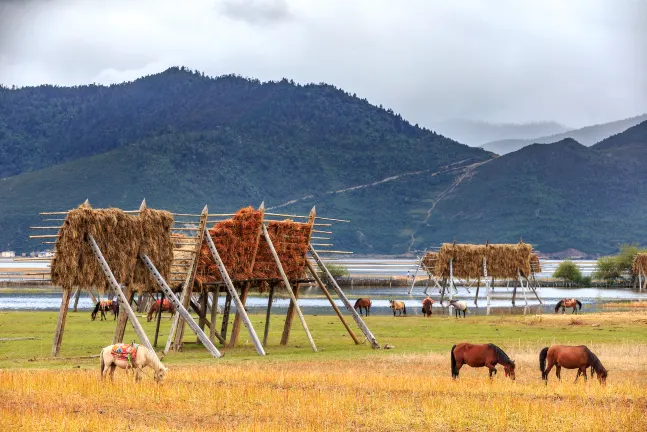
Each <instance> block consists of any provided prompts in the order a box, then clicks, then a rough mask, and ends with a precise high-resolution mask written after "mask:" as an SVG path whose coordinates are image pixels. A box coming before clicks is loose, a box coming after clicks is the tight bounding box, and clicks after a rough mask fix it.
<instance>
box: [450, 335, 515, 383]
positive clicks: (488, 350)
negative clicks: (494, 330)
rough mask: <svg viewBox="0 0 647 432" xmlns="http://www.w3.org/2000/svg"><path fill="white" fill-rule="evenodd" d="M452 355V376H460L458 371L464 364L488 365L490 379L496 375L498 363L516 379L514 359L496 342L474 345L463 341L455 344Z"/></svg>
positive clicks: (509, 375)
mask: <svg viewBox="0 0 647 432" xmlns="http://www.w3.org/2000/svg"><path fill="white" fill-rule="evenodd" d="M451 357H452V378H458V371H460V369H461V367H462V366H463V365H464V364H467V365H469V366H471V367H483V366H485V367H487V368H488V369H489V370H490V379H492V375H493V374H494V375H496V367H495V366H496V365H497V363H498V364H500V365H503V370H504V371H505V376H507V377H510V378H511V379H512V380H514V379H515V378H516V377H515V374H514V368H515V365H514V360H510V357H508V355H507V354H506V353H505V352H503V350H502V349H501V348H499V347H498V346H496V345H494V344H483V345H473V344H470V343H461V344H458V345H454V346H453V347H452V351H451Z"/></svg>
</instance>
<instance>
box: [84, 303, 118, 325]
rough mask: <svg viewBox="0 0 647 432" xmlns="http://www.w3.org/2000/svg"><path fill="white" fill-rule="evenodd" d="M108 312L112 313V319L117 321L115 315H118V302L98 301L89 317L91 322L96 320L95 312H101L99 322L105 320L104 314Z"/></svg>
mask: <svg viewBox="0 0 647 432" xmlns="http://www.w3.org/2000/svg"><path fill="white" fill-rule="evenodd" d="M108 311H112V314H113V315H114V316H115V317H114V319H117V315H119V302H118V301H116V300H100V301H98V302H97V304H96V305H94V310H93V311H92V314H91V315H90V316H91V317H92V321H94V320H95V319H96V318H97V312H101V321H103V320H104V319H105V320H107V318H106V312H108Z"/></svg>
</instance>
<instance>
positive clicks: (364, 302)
mask: <svg viewBox="0 0 647 432" xmlns="http://www.w3.org/2000/svg"><path fill="white" fill-rule="evenodd" d="M372 304H373V303H372V302H371V299H370V298H368V297H362V298H358V299H357V301H356V302H355V306H353V309H355V310H357V309H359V315H360V316H361V315H362V308H364V310H366V316H368V314H369V312H370V311H371V305H372Z"/></svg>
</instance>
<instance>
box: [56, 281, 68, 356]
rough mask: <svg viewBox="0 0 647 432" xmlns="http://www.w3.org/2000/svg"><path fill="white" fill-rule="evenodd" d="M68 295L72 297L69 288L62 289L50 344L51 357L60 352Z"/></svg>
mask: <svg viewBox="0 0 647 432" xmlns="http://www.w3.org/2000/svg"><path fill="white" fill-rule="evenodd" d="M70 297H72V290H71V289H64V290H63V298H62V299H61V308H60V309H59V311H58V321H57V322H56V332H55V333H54V343H53V345H52V357H56V356H58V354H59V353H60V352H61V344H62V343H63V332H64V331H65V321H66V319H67V310H68V308H69V307H70Z"/></svg>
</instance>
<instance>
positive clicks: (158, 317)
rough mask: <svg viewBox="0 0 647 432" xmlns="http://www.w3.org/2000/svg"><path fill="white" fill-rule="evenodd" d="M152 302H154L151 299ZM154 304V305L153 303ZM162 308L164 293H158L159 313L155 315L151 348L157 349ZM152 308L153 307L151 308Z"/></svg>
mask: <svg viewBox="0 0 647 432" xmlns="http://www.w3.org/2000/svg"><path fill="white" fill-rule="evenodd" d="M153 301H156V300H155V299H154V298H153ZM153 304H154V303H153ZM163 306H164V291H162V292H161V293H160V309H159V313H158V314H157V325H156V326H155V341H154V342H153V346H154V347H155V348H157V336H159V333H160V323H161V322H162V307H163ZM151 307H153V306H151Z"/></svg>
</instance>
